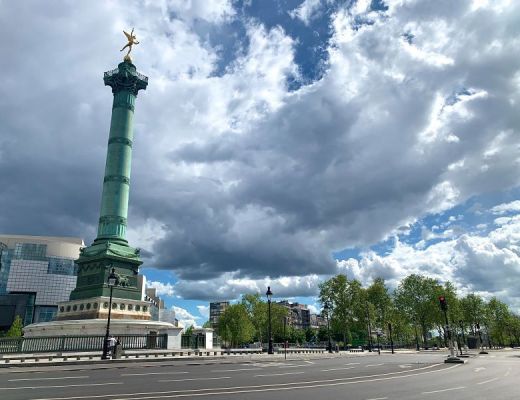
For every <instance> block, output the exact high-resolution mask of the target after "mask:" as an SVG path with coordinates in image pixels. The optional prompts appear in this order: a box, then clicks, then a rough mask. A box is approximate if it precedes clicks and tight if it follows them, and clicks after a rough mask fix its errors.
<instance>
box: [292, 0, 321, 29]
mask: <svg viewBox="0 0 520 400" xmlns="http://www.w3.org/2000/svg"><path fill="white" fill-rule="evenodd" d="M321 3H322V0H304V1H303V2H302V3H301V4H300V5H299V6H298V7H297V8H295V9H294V10H292V11H289V15H290V16H291V18H297V19H299V20H301V21H302V22H303V23H304V24H305V25H309V23H310V22H311V20H312V19H313V18H314V17H315V16H316V13H317V12H318V11H319V9H320V7H321V5H322V4H321Z"/></svg>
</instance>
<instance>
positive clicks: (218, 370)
mask: <svg viewBox="0 0 520 400" xmlns="http://www.w3.org/2000/svg"><path fill="white" fill-rule="evenodd" d="M235 371H262V368H237V369H212V370H211V372H235Z"/></svg>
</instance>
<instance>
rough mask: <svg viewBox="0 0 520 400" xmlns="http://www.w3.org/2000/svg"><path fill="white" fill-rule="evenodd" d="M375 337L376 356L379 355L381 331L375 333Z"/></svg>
mask: <svg viewBox="0 0 520 400" xmlns="http://www.w3.org/2000/svg"><path fill="white" fill-rule="evenodd" d="M376 335H377V354H378V355H381V344H380V342H379V337H380V336H381V331H380V330H379V329H378V330H377V331H376Z"/></svg>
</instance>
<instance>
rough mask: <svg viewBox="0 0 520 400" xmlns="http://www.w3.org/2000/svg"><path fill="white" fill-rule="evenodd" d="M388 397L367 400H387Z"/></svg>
mask: <svg viewBox="0 0 520 400" xmlns="http://www.w3.org/2000/svg"><path fill="white" fill-rule="evenodd" d="M386 399H388V397H376V398H374V399H367V400H386Z"/></svg>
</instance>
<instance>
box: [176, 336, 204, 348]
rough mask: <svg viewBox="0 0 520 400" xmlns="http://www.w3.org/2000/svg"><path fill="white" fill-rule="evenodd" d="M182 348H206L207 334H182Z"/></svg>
mask: <svg viewBox="0 0 520 400" xmlns="http://www.w3.org/2000/svg"><path fill="white" fill-rule="evenodd" d="M181 348H182V349H205V348H206V336H205V335H182V336H181Z"/></svg>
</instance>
